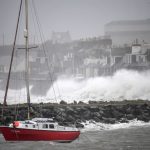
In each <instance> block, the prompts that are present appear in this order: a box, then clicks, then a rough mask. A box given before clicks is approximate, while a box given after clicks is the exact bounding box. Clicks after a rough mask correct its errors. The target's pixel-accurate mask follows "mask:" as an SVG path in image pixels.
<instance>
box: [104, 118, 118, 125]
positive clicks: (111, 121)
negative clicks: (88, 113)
mask: <svg viewBox="0 0 150 150" xmlns="http://www.w3.org/2000/svg"><path fill="white" fill-rule="evenodd" d="M102 121H103V122H104V123H108V124H114V123H116V118H105V117H102Z"/></svg>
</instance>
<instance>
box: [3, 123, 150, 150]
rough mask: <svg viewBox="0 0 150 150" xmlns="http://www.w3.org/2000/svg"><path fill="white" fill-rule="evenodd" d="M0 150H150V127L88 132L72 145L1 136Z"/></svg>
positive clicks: (82, 134)
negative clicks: (8, 139)
mask: <svg viewBox="0 0 150 150" xmlns="http://www.w3.org/2000/svg"><path fill="white" fill-rule="evenodd" d="M0 150H150V126H140V127H130V128H125V129H115V130H102V131H86V132H83V133H81V135H80V138H79V139H77V140H76V141H74V142H72V143H67V144H65V143H53V142H42V141H41V142H6V141H5V140H4V138H3V136H2V135H0Z"/></svg>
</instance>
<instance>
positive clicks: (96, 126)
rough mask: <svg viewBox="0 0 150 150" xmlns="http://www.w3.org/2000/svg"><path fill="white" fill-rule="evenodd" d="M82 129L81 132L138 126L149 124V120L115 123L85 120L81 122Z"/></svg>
mask: <svg viewBox="0 0 150 150" xmlns="http://www.w3.org/2000/svg"><path fill="white" fill-rule="evenodd" d="M82 124H83V125H84V129H82V130H81V132H86V131H101V130H116V129H123V128H131V127H139V126H150V122H143V121H139V120H137V119H134V120H131V121H129V123H116V124H105V123H96V122H95V121H86V122H85V123H82Z"/></svg>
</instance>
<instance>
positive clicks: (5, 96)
mask: <svg viewBox="0 0 150 150" xmlns="http://www.w3.org/2000/svg"><path fill="white" fill-rule="evenodd" d="M21 9H22V0H21V1H20V7H19V14H18V18H17V25H16V31H15V38H14V42H13V50H12V54H11V60H10V67H9V72H8V77H7V84H6V89H5V95H4V102H3V108H2V119H3V115H4V108H5V106H6V104H7V102H6V99H7V93H8V87H9V81H10V74H11V69H12V63H13V57H14V51H15V48H16V39H17V33H18V27H19V21H20V15H21Z"/></svg>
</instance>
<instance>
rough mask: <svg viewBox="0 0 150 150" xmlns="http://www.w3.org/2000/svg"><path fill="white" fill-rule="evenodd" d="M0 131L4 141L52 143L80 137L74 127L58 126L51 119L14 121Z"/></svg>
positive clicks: (66, 141) (69, 140)
mask: <svg viewBox="0 0 150 150" xmlns="http://www.w3.org/2000/svg"><path fill="white" fill-rule="evenodd" d="M0 130H1V132H2V134H3V136H4V138H5V140H6V141H54V142H65V143H68V142H72V141H73V140H75V139H77V138H78V137H79V135H80V131H79V130H78V129H77V128H75V127H65V126H60V125H58V123H57V122H54V121H53V120H52V119H48V118H34V119H32V120H26V121H14V122H13V123H11V124H10V125H9V126H1V127H0Z"/></svg>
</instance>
